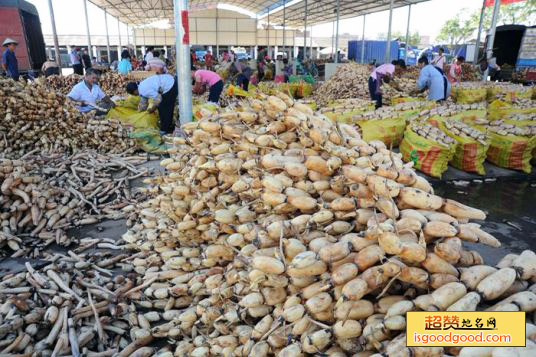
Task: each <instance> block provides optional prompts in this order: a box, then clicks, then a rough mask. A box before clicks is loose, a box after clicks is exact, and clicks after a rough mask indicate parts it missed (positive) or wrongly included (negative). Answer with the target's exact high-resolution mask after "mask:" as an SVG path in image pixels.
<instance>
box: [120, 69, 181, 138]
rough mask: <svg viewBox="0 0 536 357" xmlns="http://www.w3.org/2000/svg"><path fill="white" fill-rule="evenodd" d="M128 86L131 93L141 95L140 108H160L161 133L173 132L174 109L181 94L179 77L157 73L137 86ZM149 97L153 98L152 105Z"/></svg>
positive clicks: (142, 109)
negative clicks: (178, 83) (178, 84)
mask: <svg viewBox="0 0 536 357" xmlns="http://www.w3.org/2000/svg"><path fill="white" fill-rule="evenodd" d="M128 86H129V91H130V94H133V95H139V96H140V97H141V99H140V104H139V107H138V110H139V111H140V112H142V111H145V110H147V111H148V112H149V113H154V112H155V110H156V109H158V115H159V117H160V134H162V135H165V134H172V133H173V131H174V130H175V123H174V121H173V111H174V109H175V103H176V101H177V95H178V94H179V91H178V87H177V79H176V78H175V77H173V76H172V75H171V74H155V75H154V76H151V77H149V78H147V79H144V80H143V81H141V83H140V84H139V85H138V86H137V88H136V87H134V86H135V83H134V84H131V83H129V84H128ZM149 99H152V100H153V104H152V105H149Z"/></svg>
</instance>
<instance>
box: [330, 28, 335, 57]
mask: <svg viewBox="0 0 536 357" xmlns="http://www.w3.org/2000/svg"><path fill="white" fill-rule="evenodd" d="M334 51H335V21H333V31H332V32H331V58H334V57H333V54H334V53H335V52H334Z"/></svg>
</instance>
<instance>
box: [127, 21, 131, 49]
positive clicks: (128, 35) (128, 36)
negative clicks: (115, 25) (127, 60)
mask: <svg viewBox="0 0 536 357" xmlns="http://www.w3.org/2000/svg"><path fill="white" fill-rule="evenodd" d="M128 31H129V28H128V24H127V47H128V45H130V34H129V33H128Z"/></svg>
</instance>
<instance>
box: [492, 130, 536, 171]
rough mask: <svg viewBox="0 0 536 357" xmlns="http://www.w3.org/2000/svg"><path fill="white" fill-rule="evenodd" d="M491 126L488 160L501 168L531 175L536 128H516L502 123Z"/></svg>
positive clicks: (535, 143) (535, 144)
mask: <svg viewBox="0 0 536 357" xmlns="http://www.w3.org/2000/svg"><path fill="white" fill-rule="evenodd" d="M496 123H498V125H495V124H496ZM490 124H491V125H489V126H488V136H489V138H490V140H491V142H490V146H489V149H488V152H487V160H488V161H489V162H491V163H493V164H495V165H497V166H499V167H503V168H506V169H511V170H518V171H523V172H525V173H527V174H530V172H531V171H532V166H531V164H530V161H531V159H532V154H533V150H534V148H536V136H535V135H536V126H523V127H516V126H514V125H512V124H502V123H500V122H492V123H490Z"/></svg>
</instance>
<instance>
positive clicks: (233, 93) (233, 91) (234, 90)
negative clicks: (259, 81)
mask: <svg viewBox="0 0 536 357" xmlns="http://www.w3.org/2000/svg"><path fill="white" fill-rule="evenodd" d="M225 94H227V95H228V96H230V97H249V96H251V94H250V93H249V92H246V91H245V90H243V89H242V88H240V87H237V86H234V85H232V84H231V85H229V87H227V89H226V90H225Z"/></svg>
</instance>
